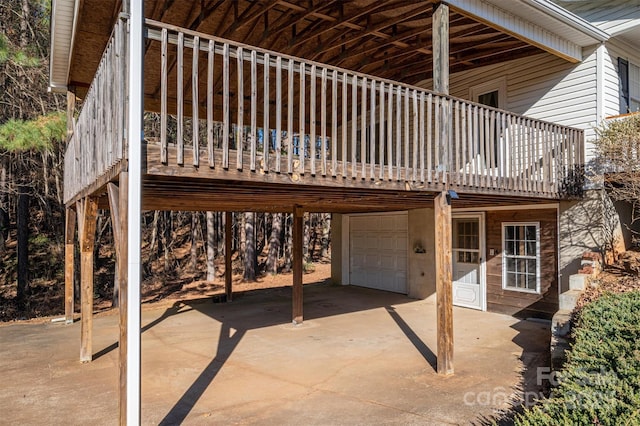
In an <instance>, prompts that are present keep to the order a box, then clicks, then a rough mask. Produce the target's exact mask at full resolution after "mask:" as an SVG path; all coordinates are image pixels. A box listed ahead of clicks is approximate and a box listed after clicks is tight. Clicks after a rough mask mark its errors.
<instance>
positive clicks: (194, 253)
mask: <svg viewBox="0 0 640 426" xmlns="http://www.w3.org/2000/svg"><path fill="white" fill-rule="evenodd" d="M191 268H192V271H193V272H194V273H195V272H197V271H198V213H197V212H193V213H191Z"/></svg>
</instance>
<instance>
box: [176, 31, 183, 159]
mask: <svg viewBox="0 0 640 426" xmlns="http://www.w3.org/2000/svg"><path fill="white" fill-rule="evenodd" d="M176 86H177V87H176V89H177V91H178V96H177V100H176V103H177V104H178V105H177V106H178V117H177V120H178V123H177V127H178V128H177V130H176V139H177V140H176V142H177V147H176V149H177V150H178V152H177V153H176V154H177V163H178V165H179V166H182V165H183V164H184V33H178V69H177V82H176Z"/></svg>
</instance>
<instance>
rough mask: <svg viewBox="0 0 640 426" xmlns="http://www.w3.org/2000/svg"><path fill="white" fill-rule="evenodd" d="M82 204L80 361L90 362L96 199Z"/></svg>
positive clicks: (88, 198) (91, 355) (90, 199)
mask: <svg viewBox="0 0 640 426" xmlns="http://www.w3.org/2000/svg"><path fill="white" fill-rule="evenodd" d="M83 205H84V207H83V214H82V219H83V223H82V233H81V237H80V276H81V279H80V289H81V301H80V311H81V327H80V336H81V343H80V362H90V361H91V359H92V358H93V351H92V340H93V337H92V336H93V250H94V246H95V234H96V218H97V214H98V201H97V199H95V198H93V197H87V198H86V199H85V201H84V202H83Z"/></svg>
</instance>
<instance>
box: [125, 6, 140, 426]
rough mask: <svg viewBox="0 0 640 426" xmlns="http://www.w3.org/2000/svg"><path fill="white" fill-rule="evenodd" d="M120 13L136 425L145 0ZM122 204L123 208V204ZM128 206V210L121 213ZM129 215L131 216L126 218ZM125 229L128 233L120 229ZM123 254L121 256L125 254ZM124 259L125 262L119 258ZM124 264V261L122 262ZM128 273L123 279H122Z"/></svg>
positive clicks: (128, 353)
mask: <svg viewBox="0 0 640 426" xmlns="http://www.w3.org/2000/svg"><path fill="white" fill-rule="evenodd" d="M122 6H123V12H124V14H123V16H127V15H128V17H129V33H128V35H127V38H126V43H125V50H126V54H125V58H126V63H127V76H126V94H127V97H128V99H129V103H128V111H127V118H126V120H127V123H128V125H127V127H126V128H127V132H126V135H125V136H126V138H127V144H126V147H127V150H126V152H125V158H127V160H128V163H127V168H125V169H123V171H125V172H128V173H127V174H126V175H125V176H123V175H122V173H121V179H122V178H123V177H124V179H123V180H124V181H126V183H124V182H123V180H121V181H120V195H121V196H122V197H124V198H121V205H120V208H121V216H126V217H121V221H122V223H126V225H124V226H123V228H122V231H123V232H122V238H123V239H124V238H125V236H126V239H127V248H126V259H127V261H126V271H125V270H124V269H123V270H121V272H122V274H123V275H124V276H123V277H121V278H120V279H121V281H120V285H121V286H122V287H121V289H120V294H121V295H122V296H123V297H122V298H121V299H120V303H121V305H120V340H121V342H122V343H125V342H126V343H125V344H124V345H123V346H124V348H123V347H122V346H121V350H122V349H124V351H123V352H121V353H120V374H121V376H120V424H121V425H134V424H140V421H141V417H140V401H141V399H140V395H141V386H140V382H141V377H140V371H141V370H140V364H141V356H140V355H141V328H140V322H141V318H140V317H141V315H140V281H141V280H140V276H141V272H140V271H141V269H140V240H141V237H140V216H141V210H142V143H143V141H144V127H143V111H144V96H143V87H144V84H142V83H141V82H144V81H145V78H144V41H145V35H144V2H143V1H136V0H125V1H124V2H123V5H122ZM125 203H126V208H125ZM125 210H126V214H125ZM129 219H131V220H129ZM125 229H126V232H124V230H125ZM123 255H124V253H123ZM123 257H124V256H123ZM122 263H124V262H122ZM123 268H124V265H123ZM125 277H126V282H125Z"/></svg>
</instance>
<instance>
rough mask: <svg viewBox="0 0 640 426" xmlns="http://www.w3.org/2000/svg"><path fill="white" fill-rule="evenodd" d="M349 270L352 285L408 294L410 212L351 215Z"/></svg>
mask: <svg viewBox="0 0 640 426" xmlns="http://www.w3.org/2000/svg"><path fill="white" fill-rule="evenodd" d="M349 257H350V261H349V273H350V283H351V284H352V285H357V286H362V287H370V288H375V289H378V290H387V291H393V292H396V293H404V294H406V293H407V215H406V214H403V213H393V214H375V215H358V216H351V217H350V220H349Z"/></svg>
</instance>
